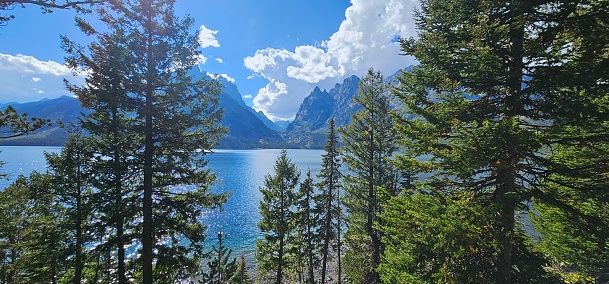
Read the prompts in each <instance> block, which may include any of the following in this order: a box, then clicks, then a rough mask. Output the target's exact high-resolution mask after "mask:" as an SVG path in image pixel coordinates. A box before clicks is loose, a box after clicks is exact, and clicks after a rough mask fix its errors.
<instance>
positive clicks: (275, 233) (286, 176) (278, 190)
mask: <svg viewBox="0 0 609 284" xmlns="http://www.w3.org/2000/svg"><path fill="white" fill-rule="evenodd" d="M299 178H300V172H299V171H298V168H297V167H296V164H294V163H292V161H291V160H290V159H289V158H288V156H287V151H286V150H285V149H283V150H281V155H280V156H279V157H278V158H277V160H276V161H275V175H273V176H272V175H270V174H269V175H267V176H265V177H264V186H263V187H261V188H260V192H262V200H261V201H260V215H262V220H260V223H258V227H259V228H260V230H261V231H262V236H263V239H261V240H258V241H257V242H256V258H257V259H258V268H259V270H260V272H261V275H262V276H263V277H264V276H265V274H268V273H271V274H274V276H271V277H274V281H273V282H274V283H277V284H280V283H283V281H284V280H285V272H284V271H285V270H286V268H287V267H289V265H290V263H289V262H288V259H289V257H294V254H293V252H292V251H290V248H294V246H292V245H291V244H290V243H289V240H295V238H294V235H295V228H294V226H295V224H294V209H295V206H296V205H297V201H298V200H297V198H296V197H297V196H296V186H297V185H298V180H299Z"/></svg>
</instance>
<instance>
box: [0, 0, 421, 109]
mask: <svg viewBox="0 0 609 284" xmlns="http://www.w3.org/2000/svg"><path fill="white" fill-rule="evenodd" d="M416 5H417V1H416V0H373V1H372V0H351V1H346V0H330V1H328V0H307V1H295V0H258V1H255V0H224V1H217V0H213V1H212V0H196V1H195V0H181V1H180V0H179V1H178V2H177V5H176V14H177V15H185V14H186V13H188V14H190V15H191V16H192V17H193V18H194V19H195V25H194V26H193V32H200V38H201V41H200V42H201V44H202V49H201V50H202V53H203V56H204V57H205V60H204V63H203V62H202V63H201V64H200V67H201V68H202V69H203V70H205V71H207V72H210V73H212V74H224V76H226V77H227V78H230V80H231V81H232V80H234V82H235V84H236V85H237V86H238V87H239V90H240V92H241V94H242V95H243V99H244V101H245V102H246V104H248V105H250V106H253V107H254V108H255V109H257V110H262V111H264V112H265V114H266V115H267V116H268V117H269V118H271V119H273V120H280V119H289V118H292V117H293V116H294V115H295V113H296V111H297V110H298V107H299V105H300V103H301V102H302V99H303V98H304V97H306V96H307V95H308V94H309V93H310V91H311V90H312V89H313V88H314V87H315V86H320V87H321V88H322V89H324V88H326V89H330V88H332V87H333V86H334V84H335V83H340V82H341V81H342V80H343V79H344V78H345V77H348V76H350V75H353V74H355V75H363V74H365V72H366V70H367V69H368V68H370V67H372V68H375V69H378V70H381V71H382V72H383V73H384V74H385V75H387V76H388V75H391V74H393V73H394V72H396V71H397V70H398V69H401V68H403V67H406V66H408V65H411V64H413V63H414V61H413V60H412V59H411V58H408V57H404V56H400V55H399V53H400V51H399V46H398V44H397V43H395V42H394V41H393V39H395V37H396V36H403V37H408V36H414V35H415V31H414V26H413V20H412V9H413V7H415V6H416ZM3 12H4V13H5V14H6V13H7V12H10V13H11V14H14V15H15V19H13V20H11V21H10V22H9V23H8V25H7V26H4V27H0V103H7V102H28V101H36V100H40V99H43V98H54V97H58V96H61V95H69V93H68V92H67V91H65V89H64V88H63V83H62V80H63V78H67V79H68V80H70V81H72V82H79V81H82V78H78V77H73V76H72V75H71V73H70V72H69V70H67V68H65V66H63V64H64V56H65V53H64V52H63V50H62V49H61V47H60V39H59V36H60V35H62V34H63V35H67V36H68V37H69V38H70V39H73V40H75V41H79V42H83V43H85V42H86V41H87V39H86V37H85V36H84V35H82V34H81V33H80V32H79V31H78V30H77V29H76V28H75V27H74V15H75V14H74V12H73V11H69V10H67V11H64V10H56V11H54V12H53V13H51V14H42V13H41V11H40V9H39V8H38V7H36V6H26V8H23V9H22V8H17V9H15V10H12V11H3Z"/></svg>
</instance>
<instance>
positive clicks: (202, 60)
mask: <svg viewBox="0 0 609 284" xmlns="http://www.w3.org/2000/svg"><path fill="white" fill-rule="evenodd" d="M205 63H207V57H205V56H203V54H199V55H197V64H205Z"/></svg>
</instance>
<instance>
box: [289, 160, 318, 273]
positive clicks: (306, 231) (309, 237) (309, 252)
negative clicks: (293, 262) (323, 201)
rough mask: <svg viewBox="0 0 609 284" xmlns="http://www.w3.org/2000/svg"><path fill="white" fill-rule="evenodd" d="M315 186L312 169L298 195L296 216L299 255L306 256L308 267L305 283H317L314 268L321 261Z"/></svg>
mask: <svg viewBox="0 0 609 284" xmlns="http://www.w3.org/2000/svg"><path fill="white" fill-rule="evenodd" d="M314 189H315V188H314V186H313V178H311V171H308V172H307V177H306V178H305V180H304V181H303V182H302V183H301V184H300V190H299V191H298V195H297V199H298V200H297V206H296V214H295V215H296V216H295V220H294V226H295V227H296V228H297V230H298V231H299V232H298V238H299V240H298V241H297V244H296V245H297V246H298V247H299V248H300V249H299V251H300V252H301V253H300V254H299V255H300V256H304V258H305V261H304V265H305V267H306V269H307V273H306V276H305V281H304V282H305V283H311V284H313V283H315V274H314V270H315V267H316V266H317V263H318V262H319V259H318V254H317V248H316V247H317V246H316V245H317V244H318V243H319V237H318V236H319V234H318V230H319V227H318V225H317V224H318V223H319V216H318V214H317V213H316V212H315V211H314V206H315V204H314V202H313V196H314V194H315V193H314Z"/></svg>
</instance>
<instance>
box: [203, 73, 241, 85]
mask: <svg viewBox="0 0 609 284" xmlns="http://www.w3.org/2000/svg"><path fill="white" fill-rule="evenodd" d="M207 76H209V77H211V78H212V79H214V80H218V78H224V79H225V80H226V81H229V82H231V83H235V78H233V77H231V76H228V74H212V73H209V72H207Z"/></svg>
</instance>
